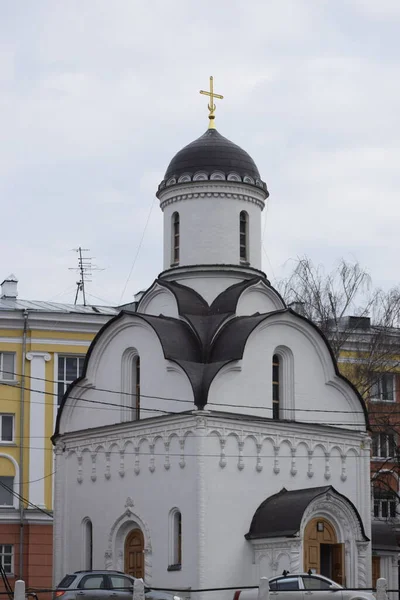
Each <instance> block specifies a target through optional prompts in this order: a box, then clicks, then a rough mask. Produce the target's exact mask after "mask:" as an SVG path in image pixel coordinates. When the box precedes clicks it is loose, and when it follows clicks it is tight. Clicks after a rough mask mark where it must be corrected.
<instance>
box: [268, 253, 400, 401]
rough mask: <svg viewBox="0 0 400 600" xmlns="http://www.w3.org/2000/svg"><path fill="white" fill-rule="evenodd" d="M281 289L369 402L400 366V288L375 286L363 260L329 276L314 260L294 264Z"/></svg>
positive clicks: (339, 267)
mask: <svg viewBox="0 0 400 600" xmlns="http://www.w3.org/2000/svg"><path fill="white" fill-rule="evenodd" d="M278 289H279V291H280V292H281V294H282V296H283V297H284V299H285V301H286V302H287V304H288V305H289V306H291V307H292V308H294V310H296V311H297V312H300V313H301V314H303V315H304V316H306V317H308V318H309V319H310V320H311V321H313V322H314V323H315V324H317V325H318V326H319V327H320V329H321V330H322V332H323V333H324V334H325V336H326V337H327V338H328V339H329V342H330V345H331V348H332V350H333V353H334V355H335V358H336V359H337V360H338V362H339V367H340V369H341V371H342V372H343V374H344V375H346V376H347V377H348V378H349V379H350V380H351V381H352V382H353V383H354V384H355V385H356V387H357V388H358V390H359V391H360V393H361V394H363V395H364V396H365V397H366V398H368V396H369V392H370V391H371V387H372V386H375V385H376V384H377V382H378V380H379V377H381V375H382V373H387V372H391V371H393V370H396V367H397V366H398V365H400V329H399V325H400V289H398V288H394V289H391V290H389V291H388V292H384V291H382V290H380V289H376V288H373V287H372V282H371V278H370V276H369V274H368V272H367V271H366V270H365V269H363V268H362V267H361V265H360V264H359V263H358V262H354V263H350V262H348V261H346V260H344V259H342V260H340V262H339V263H338V265H337V267H336V268H335V269H334V270H333V271H331V272H330V273H325V271H324V268H323V266H322V265H318V266H315V265H314V264H313V263H312V261H311V260H310V259H309V258H308V257H303V258H299V259H297V260H296V261H295V263H294V268H293V271H292V273H291V275H290V276H289V277H288V278H287V279H285V280H283V281H281V282H280V284H279V285H278Z"/></svg>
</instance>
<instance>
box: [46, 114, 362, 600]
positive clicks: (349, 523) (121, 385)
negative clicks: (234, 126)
mask: <svg viewBox="0 0 400 600" xmlns="http://www.w3.org/2000/svg"><path fill="white" fill-rule="evenodd" d="M210 117H211V119H210V128H209V129H208V130H207V131H206V132H205V133H204V134H203V135H202V136H201V137H200V138H198V139H197V140H195V141H194V142H192V143H191V144H189V145H188V146H186V147H185V148H183V149H182V150H180V152H178V153H177V154H176V155H175V156H174V158H173V159H172V161H171V162H170V164H169V166H168V168H167V170H166V173H165V177H164V179H163V181H162V182H161V183H160V185H159V188H158V191H157V197H158V199H159V201H160V208H161V210H162V211H163V216H164V271H163V272H162V273H161V274H160V275H159V276H158V277H157V278H156V279H155V281H154V283H153V284H152V285H151V287H150V288H149V289H148V290H147V291H146V292H144V293H141V294H139V295H138V296H137V297H136V300H137V301H136V302H135V303H133V304H131V305H128V306H126V307H124V308H123V310H121V312H120V314H119V315H118V316H116V317H114V318H112V319H111V320H110V321H109V322H108V323H107V324H106V325H105V326H104V327H103V328H102V330H100V332H99V333H98V335H97V336H96V338H95V339H94V341H93V343H92V345H91V347H90V349H89V352H88V355H87V359H86V363H85V367H84V371H83V376H82V377H81V378H80V379H79V380H77V381H76V382H75V383H74V384H72V385H71V386H70V388H69V389H68V391H67V393H66V395H65V397H64V399H63V402H62V405H61V408H60V410H59V414H58V419H57V426H56V431H55V434H54V437H53V442H54V445H55V455H56V480H55V501H54V506H55V516H54V519H55V522H54V577H55V583H58V581H59V580H60V579H61V578H62V577H63V576H64V575H65V574H66V573H70V572H72V571H74V570H79V569H91V568H93V569H104V568H107V569H118V570H122V571H125V572H126V573H131V574H133V575H136V576H138V577H144V579H145V581H146V582H147V583H148V584H150V585H152V586H154V587H164V588H166V587H167V588H174V589H175V588H185V589H187V590H188V593H189V591H190V589H192V590H193V589H202V588H210V587H226V586H230V587H231V586H238V587H240V586H245V585H256V584H257V583H258V580H259V577H260V576H272V575H275V574H280V573H282V571H283V570H284V569H286V570H288V571H290V572H302V571H307V570H308V569H312V570H313V571H314V572H319V573H322V574H325V575H327V576H329V577H331V578H332V579H334V580H336V581H337V582H339V583H346V585H347V586H358V587H366V586H368V585H370V581H371V545H370V537H371V502H370V470H369V463H370V445H369V436H368V433H367V414H366V409H365V406H364V403H363V400H362V398H361V397H360V396H359V395H358V393H357V391H356V390H355V388H354V387H353V386H352V385H351V384H350V383H349V382H348V381H347V380H346V379H345V378H344V377H342V376H341V375H340V374H339V371H338V369H337V365H336V363H335V360H334V358H333V355H332V352H331V350H330V347H329V344H328V343H327V340H326V339H325V338H324V337H323V335H322V334H321V332H320V331H319V330H318V328H317V327H315V326H314V325H313V324H312V323H311V322H310V321H308V320H307V319H305V318H304V317H302V316H301V315H299V314H296V312H294V311H293V310H291V309H290V308H288V307H287V306H285V303H284V301H283V300H282V298H281V297H280V295H279V294H278V292H277V291H276V290H275V289H274V288H273V287H271V285H270V283H269V281H268V279H267V278H266V276H265V274H264V273H263V272H262V271H261V270H260V269H261V212H262V210H263V209H264V207H265V203H266V201H267V198H268V191H267V186H266V184H265V183H264V181H263V180H262V179H261V176H260V174H259V171H258V169H257V167H256V165H255V163H254V161H253V160H252V158H251V157H250V156H249V155H248V154H247V152H245V151H244V150H242V149H241V148H239V147H238V146H237V145H235V144H234V143H232V142H231V141H229V140H228V139H226V138H225V137H223V136H222V135H221V134H220V133H219V132H218V131H217V130H216V129H215V127H214V120H213V117H214V114H213V111H212V112H211V114H210ZM231 594H232V592H229V594H228V596H229V597H230V595H231ZM204 597H205V598H206V596H204ZM207 598H208V596H207Z"/></svg>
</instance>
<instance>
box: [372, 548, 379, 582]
mask: <svg viewBox="0 0 400 600" xmlns="http://www.w3.org/2000/svg"><path fill="white" fill-rule="evenodd" d="M380 576H381V557H380V556H373V557H372V587H373V588H376V582H377V580H378V579H379V578H380Z"/></svg>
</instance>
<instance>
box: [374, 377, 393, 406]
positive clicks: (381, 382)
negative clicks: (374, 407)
mask: <svg viewBox="0 0 400 600" xmlns="http://www.w3.org/2000/svg"><path fill="white" fill-rule="evenodd" d="M371 400H377V401H380V402H394V400H395V385H394V374H393V373H382V375H379V376H378V378H377V379H376V381H374V382H373V384H372V386H371Z"/></svg>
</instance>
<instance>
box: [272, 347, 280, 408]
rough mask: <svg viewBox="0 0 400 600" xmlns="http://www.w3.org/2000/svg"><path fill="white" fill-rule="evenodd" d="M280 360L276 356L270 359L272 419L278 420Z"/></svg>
mask: <svg viewBox="0 0 400 600" xmlns="http://www.w3.org/2000/svg"><path fill="white" fill-rule="evenodd" d="M279 377H280V358H279V356H278V354H274V356H273V357H272V418H273V419H279V403H280V395H281V390H280V381H279Z"/></svg>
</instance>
